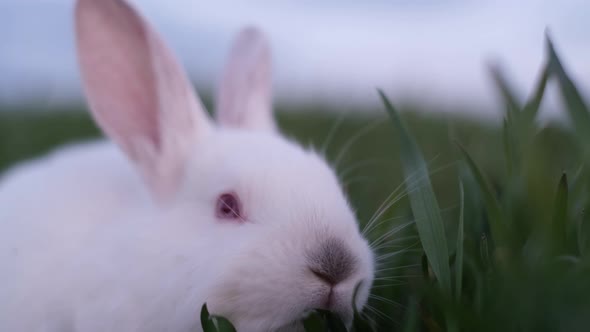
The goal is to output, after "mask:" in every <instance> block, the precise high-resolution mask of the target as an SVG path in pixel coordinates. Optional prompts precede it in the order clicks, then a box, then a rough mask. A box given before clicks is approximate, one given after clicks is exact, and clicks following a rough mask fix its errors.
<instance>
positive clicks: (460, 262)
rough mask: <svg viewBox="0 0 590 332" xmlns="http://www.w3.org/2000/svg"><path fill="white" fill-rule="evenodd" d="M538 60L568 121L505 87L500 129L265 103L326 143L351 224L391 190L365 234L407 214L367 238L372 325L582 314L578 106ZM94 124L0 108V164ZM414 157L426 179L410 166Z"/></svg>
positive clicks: (585, 289) (584, 153)
mask: <svg viewBox="0 0 590 332" xmlns="http://www.w3.org/2000/svg"><path fill="white" fill-rule="evenodd" d="M550 59H551V61H549V62H548V63H549V65H547V67H546V68H545V69H546V71H545V72H546V73H548V76H551V77H553V79H556V80H557V81H558V82H559V84H560V87H561V88H562V94H563V95H564V97H565V98H564V99H565V101H566V103H565V106H564V112H566V114H568V116H569V117H570V118H571V119H572V120H573V123H574V126H573V128H570V129H565V128H558V127H557V126H553V125H548V126H545V127H540V126H539V125H538V124H536V122H535V120H534V119H535V114H534V113H535V112H534V110H535V108H536V106H537V105H536V103H537V101H538V100H540V96H541V95H542V93H540V94H539V95H537V94H533V98H532V99H531V100H529V102H528V103H522V102H520V101H517V100H515V99H514V98H513V97H512V96H511V94H510V91H508V90H505V91H504V92H505V94H504V96H505V101H506V104H507V111H506V122H505V125H504V127H503V128H501V127H493V126H489V125H486V124H483V123H478V122H473V121H465V120H462V119H457V118H453V117H447V116H444V117H443V116H437V117H435V116H425V115H418V114H419V113H403V121H402V123H400V122H395V121H393V122H392V121H391V120H392V118H390V117H389V116H388V115H387V114H386V112H385V110H384V111H383V113H382V115H380V116H371V117H369V116H358V115H347V116H344V117H339V116H334V115H328V113H326V112H321V110H309V111H307V112H279V118H278V119H279V122H280V125H281V127H282V128H283V129H284V131H285V132H286V133H287V134H288V135H290V136H293V137H295V138H297V139H298V140H299V141H300V142H303V143H304V144H309V145H314V146H317V147H322V146H324V145H326V144H327V157H328V159H329V160H331V161H332V162H333V163H334V164H336V165H337V169H338V171H339V173H340V174H341V177H342V181H343V183H344V184H345V188H346V190H347V192H348V193H349V195H350V197H351V201H352V202H353V205H354V206H355V208H356V209H357V213H358V216H359V219H360V220H361V223H362V224H363V225H364V224H366V223H367V222H368V221H369V220H370V219H371V217H372V216H373V215H374V213H375V211H377V210H378V208H379V207H380V205H381V204H382V203H383V202H384V200H385V199H386V198H387V197H388V196H389V194H390V193H392V192H393V191H395V190H396V188H399V190H398V191H397V193H398V194H400V195H398V196H396V197H399V198H400V200H399V201H398V202H396V203H395V204H394V205H393V206H392V207H391V208H390V209H387V210H386V211H385V212H384V214H383V215H382V216H381V218H380V219H379V220H380V221H384V222H382V223H377V225H378V226H377V227H375V228H374V229H373V230H372V231H371V232H369V234H368V237H369V238H370V239H372V240H375V239H378V238H379V237H380V236H382V235H383V234H385V233H386V232H387V231H389V230H391V229H393V228H395V227H396V226H398V225H404V224H406V223H408V222H409V221H415V223H412V224H410V226H409V227H407V228H405V229H403V230H402V231H399V232H397V233H395V234H393V235H392V236H391V237H390V238H388V241H390V240H391V241H392V242H387V243H386V244H387V245H386V246H381V247H382V248H380V250H379V253H380V254H384V255H388V254H389V255H388V256H382V257H384V258H382V259H381V261H380V263H381V266H380V269H389V270H383V271H382V272H380V274H379V280H378V281H377V282H376V286H375V289H374V291H373V296H372V298H371V300H370V309H368V310H367V311H366V313H367V314H368V316H370V317H371V318H372V320H374V321H375V322H376V324H377V326H378V328H377V330H378V331H419V330H422V331H586V330H587V328H588V326H590V315H588V313H590V264H589V263H590V260H589V259H588V255H587V253H588V252H589V251H588V249H589V248H590V246H589V244H590V228H589V227H590V220H588V219H589V218H588V215H587V214H586V213H585V212H584V211H585V210H586V209H587V208H589V207H590V180H589V179H590V173H588V171H587V165H588V163H589V162H590V157H588V156H590V153H589V144H588V142H590V140H589V139H588V138H590V113H588V109H587V107H586V106H585V105H584V104H583V102H582V101H581V100H580V98H579V96H578V95H577V93H576V91H575V87H573V85H571V82H569V80H568V78H567V75H566V73H565V72H564V71H563V68H562V67H561V65H560V64H559V62H558V60H557V58H556V57H554V58H550ZM549 74H550V75H549ZM497 78H498V83H499V86H500V87H505V85H504V84H503V82H502V80H501V77H500V76H498V77H497ZM543 83H544V80H543V79H541V81H540V85H539V86H538V87H537V89H536V91H541V92H542V90H543V87H544V85H543ZM537 97H538V98H537ZM392 114H393V119H394V120H395V119H396V117H395V115H396V114H397V113H396V112H395V111H394V112H393V113H392ZM394 124H396V125H394ZM406 129H407V131H406ZM97 135H98V130H97V129H96V127H94V125H93V124H92V122H91V121H90V119H89V118H88V116H87V115H86V113H85V112H80V111H75V110H72V111H69V112H67V111H66V112H61V113H60V112H47V113H42V114H40V113H35V112H30V113H29V112H26V111H23V110H18V111H17V110H12V111H11V110H6V111H5V112H0V171H1V170H2V169H5V168H6V167H8V166H9V165H11V164H13V163H15V162H16V161H18V160H23V159H26V158H29V157H31V156H35V155H39V154H41V153H43V152H44V151H47V150H48V149H51V148H52V147H54V146H56V145H59V144H61V143H64V142H68V141H74V140H77V139H81V138H89V137H96V136H97ZM412 140H415V141H416V142H417V145H413V144H412ZM458 146H462V147H464V149H465V152H462V151H461V149H460V148H459V147H458ZM423 160H424V161H425V162H423ZM425 166H427V168H428V170H429V173H430V177H428V176H420V174H421V173H420V172H423V171H425ZM408 188H410V190H409V191H410V195H404V194H405V193H407V192H408ZM431 188H432V189H433V191H431V190H430V189H431ZM460 188H462V190H461V189H460ZM432 193H434V195H431V194H432ZM461 193H464V194H461ZM439 216H440V218H439ZM461 225H462V226H463V227H460V226H461ZM429 229H430V231H429ZM433 229H434V230H436V231H431V230H433ZM443 244H444V245H443ZM393 253H396V254H395V255H393Z"/></svg>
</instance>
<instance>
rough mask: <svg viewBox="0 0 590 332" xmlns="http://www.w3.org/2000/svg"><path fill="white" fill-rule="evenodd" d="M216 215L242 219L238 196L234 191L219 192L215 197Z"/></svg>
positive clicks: (223, 217) (224, 217)
mask: <svg viewBox="0 0 590 332" xmlns="http://www.w3.org/2000/svg"><path fill="white" fill-rule="evenodd" d="M216 208H217V212H216V213H217V217H218V218H222V219H243V218H242V215H241V211H240V210H241V206H240V200H239V199H238V196H237V195H236V194H234V193H225V194H221V196H219V198H218V199H217V207H216Z"/></svg>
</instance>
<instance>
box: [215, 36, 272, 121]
mask: <svg viewBox="0 0 590 332" xmlns="http://www.w3.org/2000/svg"><path fill="white" fill-rule="evenodd" d="M216 118H217V121H218V123H219V124H220V125H222V126H227V127H237V128H246V129H254V130H271V131H274V130H276V124H275V120H274V117H273V110H272V74H271V53H270V48H269V46H268V42H267V40H266V38H265V36H264V35H263V34H262V32H260V31H259V30H257V29H256V28H254V27H247V28H245V29H243V30H242V31H241V32H240V33H239V35H238V36H237V38H236V40H235V41H234V44H233V47H232V49H231V51H230V54H229V58H228V61H227V63H226V66H225V69H224V72H223V75H222V78H221V83H220V86H219V91H218V96H217V109H216Z"/></svg>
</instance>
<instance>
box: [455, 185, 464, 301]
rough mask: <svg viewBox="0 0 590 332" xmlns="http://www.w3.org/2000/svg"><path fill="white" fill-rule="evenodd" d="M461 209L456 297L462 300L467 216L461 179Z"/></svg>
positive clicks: (456, 267) (456, 265)
mask: <svg viewBox="0 0 590 332" xmlns="http://www.w3.org/2000/svg"><path fill="white" fill-rule="evenodd" d="M459 194H460V198H459V199H460V203H459V204H461V206H460V209H459V227H458V230H457V249H456V252H457V257H456V258H455V298H456V299H457V301H460V300H461V290H462V289H463V238H464V236H465V235H464V234H465V231H464V226H463V224H464V218H465V190H464V189H463V182H461V181H459Z"/></svg>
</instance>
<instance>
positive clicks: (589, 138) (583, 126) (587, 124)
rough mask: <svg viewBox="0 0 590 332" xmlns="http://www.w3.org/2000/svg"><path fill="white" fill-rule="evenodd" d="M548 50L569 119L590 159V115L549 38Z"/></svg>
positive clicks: (550, 63)
mask: <svg viewBox="0 0 590 332" xmlns="http://www.w3.org/2000/svg"><path fill="white" fill-rule="evenodd" d="M547 49H548V52H549V67H550V70H551V73H552V74H553V75H555V77H556V78H557V80H558V83H559V88H560V91H561V95H562V97H563V100H564V102H565V104H566V106H567V108H566V109H567V111H568V114H569V117H570V119H571V121H572V124H573V126H574V129H575V130H576V134H577V135H578V137H579V139H580V140H581V142H583V143H584V144H583V145H584V147H585V148H586V157H587V158H589V159H590V149H589V148H588V144H587V142H590V113H589V112H588V107H587V106H586V104H585V102H584V100H583V99H582V96H581V95H580V93H579V92H578V89H577V88H576V86H575V85H574V83H573V82H572V80H571V79H570V77H569V75H568V74H567V73H566V71H565V69H564V68H563V66H562V64H561V61H560V59H559V57H558V55H557V52H555V48H554V47H553V43H552V41H551V39H550V38H549V36H547Z"/></svg>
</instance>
